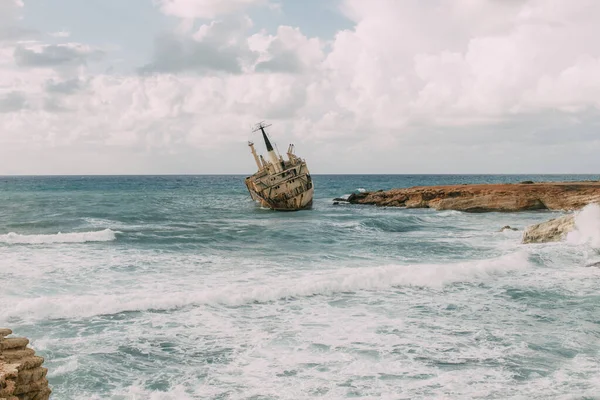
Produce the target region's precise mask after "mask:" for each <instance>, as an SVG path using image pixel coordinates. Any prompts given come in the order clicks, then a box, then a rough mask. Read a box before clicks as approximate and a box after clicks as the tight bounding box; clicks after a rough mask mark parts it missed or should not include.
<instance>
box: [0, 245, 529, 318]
mask: <svg viewBox="0 0 600 400" xmlns="http://www.w3.org/2000/svg"><path fill="white" fill-rule="evenodd" d="M530 266H531V263H530V262H529V256H528V254H527V253H525V252H517V253H513V254H508V255H504V256H501V257H498V258H495V259H488V260H477V261H468V262H459V263H455V264H420V265H419V264H414V265H386V266H381V267H363V268H340V269H337V270H330V271H324V272H322V273H318V274H314V273H313V274H310V275H301V276H298V277H290V276H287V277H285V278H270V279H268V280H266V281H262V282H248V283H245V284H241V285H240V284H233V285H224V286H222V287H219V288H216V287H198V288H197V289H195V290H192V291H183V292H182V291H178V290H177V289H176V288H175V287H172V288H170V289H169V288H168V287H165V289H166V290H165V292H162V293H155V292H154V291H153V290H149V289H148V288H147V287H144V285H142V286H140V287H137V288H135V289H134V288H132V291H131V292H129V293H126V294H115V293H106V294H102V293H97V294H94V295H59V296H48V297H38V298H30V299H23V300H21V301H20V302H17V304H13V306H12V307H11V308H10V309H7V310H5V311H3V310H2V307H1V306H0V315H3V314H4V316H5V317H20V318H27V317H33V318H73V317H79V318H87V317H92V316H96V315H111V314H117V313H121V312H127V311H147V310H170V309H177V308H181V307H186V306H191V305H201V304H211V305H217V304H220V305H225V306H240V305H244V304H252V303H267V302H271V301H277V300H283V299H290V298H298V297H310V296H314V295H332V294H334V293H341V292H355V291H363V290H390V289H392V288H394V287H401V286H413V287H424V288H430V289H434V290H435V289H442V288H444V287H445V286H447V285H451V284H456V283H459V282H473V281H480V280H487V279H490V278H492V279H493V278H494V277H495V276H501V275H505V274H507V273H511V272H514V271H518V270H521V269H525V268H529V267H530ZM167 286H169V285H167ZM1 320H2V318H0V321H1Z"/></svg>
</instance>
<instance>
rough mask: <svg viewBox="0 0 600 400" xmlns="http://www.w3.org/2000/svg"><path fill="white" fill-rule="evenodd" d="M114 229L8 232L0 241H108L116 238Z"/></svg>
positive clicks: (31, 242)
mask: <svg viewBox="0 0 600 400" xmlns="http://www.w3.org/2000/svg"><path fill="white" fill-rule="evenodd" d="M116 233H117V232H115V231H112V230H110V229H104V230H102V231H95V232H72V233H61V232H58V233H57V234H50V235H21V234H18V233H15V232H10V233H7V234H4V235H0V243H7V244H50V243H86V242H110V241H113V240H116V239H117V236H116Z"/></svg>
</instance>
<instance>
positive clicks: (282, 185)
mask: <svg viewBox="0 0 600 400" xmlns="http://www.w3.org/2000/svg"><path fill="white" fill-rule="evenodd" d="M269 126H271V125H265V124H264V123H263V122H261V123H259V124H257V125H256V128H255V129H254V130H253V132H258V131H260V132H261V134H262V137H263V140H264V142H265V146H266V148H267V159H266V160H265V159H264V158H263V156H262V155H260V156H259V155H258V154H257V153H256V149H255V148H254V143H253V142H248V146H249V147H250V152H251V153H252V156H253V157H254V161H255V162H256V166H257V168H258V172H256V173H254V174H253V175H252V176H249V177H247V178H246V179H245V180H244V182H245V184H246V187H247V188H248V191H249V192H250V196H251V197H252V199H253V200H255V201H256V202H258V203H259V204H260V205H261V206H263V207H267V208H270V209H272V210H277V211H296V210H302V209H306V208H310V207H311V206H312V201H313V195H314V186H313V181H312V178H311V176H310V172H309V170H308V167H307V166H306V161H305V160H303V159H302V158H300V157H298V156H296V155H295V154H294V145H293V144H290V145H289V147H288V150H287V156H288V159H287V160H284V159H283V157H282V156H281V155H280V154H278V153H277V151H276V150H275V148H273V145H272V144H271V141H270V140H269V137H268V136H267V133H266V132H265V128H267V127H269Z"/></svg>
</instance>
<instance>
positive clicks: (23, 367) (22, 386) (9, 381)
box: [0, 329, 51, 400]
mask: <svg viewBox="0 0 600 400" xmlns="http://www.w3.org/2000/svg"><path fill="white" fill-rule="evenodd" d="M11 334H12V331H11V330H10V329H0V400H48V399H49V398H50V393H51V390H50V388H49V387H48V380H47V379H46V373H47V372H48V370H47V369H46V368H43V367H42V364H43V362H44V359H43V358H42V357H38V356H36V355H35V351H34V350H33V349H31V348H28V347H27V345H28V344H29V340H28V339H25V338H19V337H7V336H9V335H11Z"/></svg>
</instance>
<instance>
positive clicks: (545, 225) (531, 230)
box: [523, 214, 575, 243]
mask: <svg viewBox="0 0 600 400" xmlns="http://www.w3.org/2000/svg"><path fill="white" fill-rule="evenodd" d="M574 228H575V216H574V215H573V214H569V215H565V216H563V217H559V218H555V219H551V220H550V221H546V222H542V223H540V224H536V225H531V226H528V227H527V229H525V232H524V233H523V243H548V242H560V241H561V240H563V239H564V238H566V236H567V234H568V233H569V232H571V231H572V230H573V229H574Z"/></svg>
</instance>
